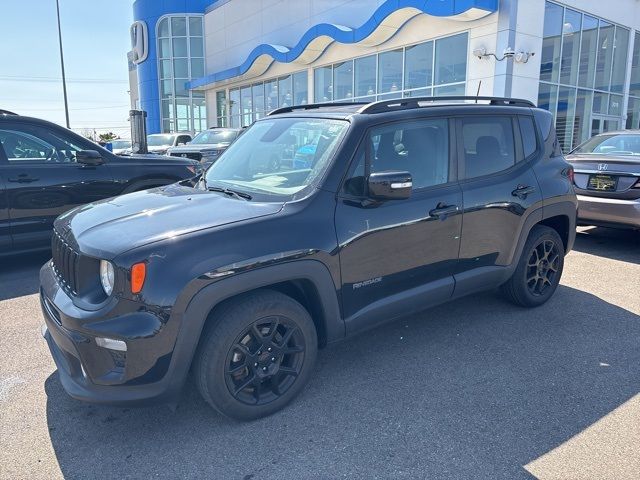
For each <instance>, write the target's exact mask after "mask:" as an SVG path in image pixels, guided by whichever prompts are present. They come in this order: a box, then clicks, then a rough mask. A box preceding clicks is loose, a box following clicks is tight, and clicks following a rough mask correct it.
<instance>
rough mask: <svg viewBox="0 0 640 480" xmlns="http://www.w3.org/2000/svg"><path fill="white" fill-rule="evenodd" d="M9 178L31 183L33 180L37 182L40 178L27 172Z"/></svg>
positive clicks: (16, 181)
mask: <svg viewBox="0 0 640 480" xmlns="http://www.w3.org/2000/svg"><path fill="white" fill-rule="evenodd" d="M7 180H9V181H10V182H15V183H31V182H37V181H38V180H40V179H39V178H33V177H30V176H28V175H27V174H24V173H23V174H22V175H18V178H8V179H7Z"/></svg>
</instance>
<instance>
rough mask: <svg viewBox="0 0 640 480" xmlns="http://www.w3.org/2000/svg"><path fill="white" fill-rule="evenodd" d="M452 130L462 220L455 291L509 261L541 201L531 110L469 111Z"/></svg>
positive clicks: (479, 283) (473, 286)
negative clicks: (506, 112) (457, 153)
mask: <svg viewBox="0 0 640 480" xmlns="http://www.w3.org/2000/svg"><path fill="white" fill-rule="evenodd" d="M521 130H522V132H523V133H524V135H523V136H521V134H520V131H521ZM457 133H458V149H459V151H460V152H461V155H460V156H459V160H460V163H459V169H460V176H461V178H462V180H461V181H460V184H461V186H462V196H463V226H462V242H461V244H460V258H459V261H458V267H457V274H456V295H457V294H466V293H469V292H471V291H475V290H480V289H482V288H483V287H485V285H486V282H487V281H490V279H491V278H492V275H496V276H499V275H500V273H502V272H501V270H503V269H501V268H499V267H503V266H506V265H510V264H511V262H512V261H514V258H513V257H514V252H515V248H516V245H517V243H518V240H519V236H520V232H521V230H522V227H523V225H524V222H525V220H526V218H527V217H528V216H529V214H531V212H533V211H534V210H535V209H537V208H539V207H541V206H542V194H541V192H540V188H539V186H538V181H537V179H536V176H535V174H534V172H533V170H532V169H531V163H532V162H534V161H535V160H536V158H538V157H539V156H540V155H541V154H542V152H541V148H540V147H539V141H538V136H537V133H536V130H535V124H534V122H533V117H532V116H522V117H519V116H516V115H469V116H465V117H461V118H459V119H457ZM523 139H524V141H523Z"/></svg>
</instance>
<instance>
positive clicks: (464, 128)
mask: <svg viewBox="0 0 640 480" xmlns="http://www.w3.org/2000/svg"><path fill="white" fill-rule="evenodd" d="M472 100H473V101H474V102H475V103H469V102H470V100H469V99H468V98H459V97H448V98H439V99H434V98H412V99H402V100H392V101H383V102H376V103H371V104H357V103H350V104H325V105H306V106H301V107H287V108H282V109H279V110H276V111H274V112H272V113H271V114H270V115H268V116H267V117H266V118H264V119H262V120H259V121H257V122H255V123H254V124H253V125H252V126H251V127H250V128H249V129H248V130H247V132H246V133H245V134H244V135H242V136H241V137H240V138H239V139H238V140H237V141H236V142H235V143H233V144H232V145H231V147H230V148H229V149H228V150H227V151H226V152H225V153H224V154H223V155H222V156H221V157H220V159H219V160H218V161H217V162H216V163H215V164H213V165H212V166H211V167H210V168H209V169H208V170H207V171H206V172H205V173H204V174H202V176H201V177H200V178H197V177H196V179H193V180H189V181H183V182H181V183H177V184H173V185H170V186H166V187H160V188H155V189H152V190H146V191H142V192H138V193H131V194H128V195H124V196H120V197H115V198H112V199H109V200H104V201H98V202H95V203H92V204H89V205H85V206H83V207H78V208H76V209H75V210H72V211H70V212H68V213H66V214H64V215H62V216H61V217H59V218H58V219H57V221H56V223H55V232H54V239H53V259H52V260H51V261H49V262H47V264H46V265H45V266H44V267H43V268H42V271H41V274H40V280H41V284H42V287H41V300H42V309H43V312H44V317H45V321H46V328H43V333H44V336H45V338H46V340H47V342H48V343H49V347H50V349H51V352H52V354H53V357H54V359H55V362H56V364H57V366H58V369H59V372H60V379H61V381H62V384H63V386H64V388H65V389H66V390H67V392H68V393H69V394H70V395H72V396H73V397H76V398H79V399H83V400H89V401H94V402H103V403H115V404H123V403H127V404H131V403H145V402H149V401H151V400H154V401H161V402H166V403H175V402H176V401H177V396H178V394H179V392H180V390H181V389H182V386H183V384H184V382H185V379H186V378H187V374H188V372H189V371H192V372H193V375H194V377H195V382H196V383H197V385H198V388H199V390H200V391H201V392H202V395H203V396H204V398H205V399H206V400H207V402H209V403H210V404H211V405H212V406H213V407H215V408H216V409H217V410H219V411H220V412H222V413H223V414H225V415H228V416H230V417H234V418H237V419H245V420H246V419H254V418H257V417H261V416H264V415H268V414H270V413H273V412H275V411H276V410H278V409H280V408H282V407H283V406H284V405H285V404H287V402H289V401H290V400H292V399H293V398H294V397H295V396H296V395H297V394H298V393H299V392H300V391H301V389H302V388H303V386H304V385H305V383H306V382H307V381H308V380H309V377H310V376H311V374H312V371H313V365H314V360H315V358H316V352H317V349H318V347H322V346H324V345H326V344H327V343H330V342H334V341H336V340H339V339H341V338H344V337H345V336H348V335H351V334H353V333H356V332H359V331H361V330H364V329H367V328H370V327H372V326H374V325H376V324H379V323H381V322H385V321H388V320H391V319H394V318H396V317H399V316H402V315H407V314H411V313H413V312H416V311H419V310H422V309H425V308H427V307H430V306H432V305H435V304H438V303H442V302H446V301H449V300H454V299H456V298H459V297H461V296H464V295H468V294H470V293H473V292H478V291H481V290H486V289H491V288H494V287H498V286H499V287H501V288H502V290H503V291H504V293H505V295H506V297H507V298H508V299H510V300H511V301H513V302H515V303H517V304H519V305H522V306H525V307H535V306H538V305H541V304H542V303H544V302H546V301H547V300H548V299H549V298H550V297H551V295H553V292H554V291H555V289H556V287H557V286H558V282H559V280H560V276H561V274H562V268H563V263H564V256H565V253H566V252H568V251H569V250H570V249H571V247H572V244H573V241H574V238H575V223H576V206H577V202H576V196H575V194H574V192H573V188H572V178H571V177H572V175H573V170H572V169H571V166H570V165H569V164H568V163H566V162H565V160H564V158H563V157H562V154H561V151H560V149H559V147H558V142H557V140H556V135H555V131H554V129H553V126H552V117H551V115H550V114H549V113H548V112H546V111H544V110H540V109H537V108H535V107H534V105H532V104H531V103H529V102H526V101H522V100H511V99H500V98H480V99H478V100H476V99H475V98H473V99H472ZM478 102H480V103H478Z"/></svg>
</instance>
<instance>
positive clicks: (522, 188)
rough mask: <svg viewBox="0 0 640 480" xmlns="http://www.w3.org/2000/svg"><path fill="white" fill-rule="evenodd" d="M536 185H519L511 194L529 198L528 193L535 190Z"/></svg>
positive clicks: (522, 198)
mask: <svg viewBox="0 0 640 480" xmlns="http://www.w3.org/2000/svg"><path fill="white" fill-rule="evenodd" d="M535 191H536V189H535V187H531V186H529V185H518V186H517V187H516V189H515V190H514V191H513V192H511V195H513V196H514V197H518V198H519V199H520V200H524V199H525V198H527V195H529V194H531V193H533V192H535Z"/></svg>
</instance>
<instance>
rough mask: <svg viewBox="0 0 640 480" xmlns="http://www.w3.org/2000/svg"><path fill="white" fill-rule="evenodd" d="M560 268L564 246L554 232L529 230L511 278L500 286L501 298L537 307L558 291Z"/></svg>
mask: <svg viewBox="0 0 640 480" xmlns="http://www.w3.org/2000/svg"><path fill="white" fill-rule="evenodd" d="M563 268H564V245H563V243H562V239H561V238H560V236H559V235H558V232H556V231H555V230H554V229H552V228H550V227H546V226H544V225H536V226H535V227H533V228H532V229H531V232H530V233H529V238H528V239H527V243H526V244H525V246H524V249H523V250H522V255H521V257H520V260H519V261H518V265H517V267H516V270H515V272H514V273H513V275H512V277H511V278H510V279H509V280H508V281H507V283H505V284H504V285H502V287H501V288H502V291H503V293H504V294H505V296H506V297H507V298H508V299H509V300H510V301H512V302H513V303H515V304H517V305H521V306H523V307H537V306H539V305H542V304H543V303H545V302H546V301H547V300H549V298H551V296H552V295H553V293H554V292H555V291H556V288H558V284H559V283H560V277H561V276H562V270H563Z"/></svg>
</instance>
